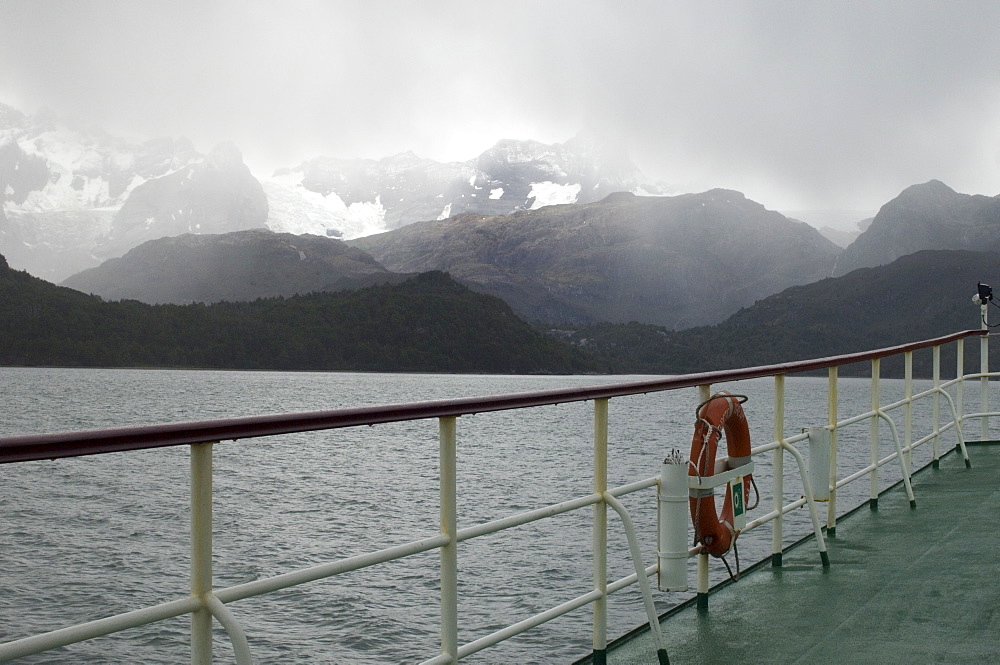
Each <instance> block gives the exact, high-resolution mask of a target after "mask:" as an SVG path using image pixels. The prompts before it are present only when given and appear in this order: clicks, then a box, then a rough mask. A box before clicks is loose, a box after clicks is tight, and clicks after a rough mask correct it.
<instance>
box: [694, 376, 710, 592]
mask: <svg viewBox="0 0 1000 665" xmlns="http://www.w3.org/2000/svg"><path fill="white" fill-rule="evenodd" d="M711 396H712V386H710V385H708V384H705V385H701V386H698V404H704V403H705V402H707V401H708V398H709V397H711ZM697 578H698V583H697V593H698V595H697V596H696V597H697V604H698V611H700V612H707V611H708V554H707V553H705V552H702V553H701V554H699V555H698V575H697Z"/></svg>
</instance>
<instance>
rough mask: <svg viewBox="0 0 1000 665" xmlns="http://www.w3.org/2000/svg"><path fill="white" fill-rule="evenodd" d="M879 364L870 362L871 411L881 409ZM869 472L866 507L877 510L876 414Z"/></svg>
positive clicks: (873, 361) (872, 428) (873, 422)
mask: <svg viewBox="0 0 1000 665" xmlns="http://www.w3.org/2000/svg"><path fill="white" fill-rule="evenodd" d="M880 372H881V363H880V361H879V359H878V358H875V359H873V360H872V411H876V412H877V411H878V410H879V409H881V408H882V401H881V398H880V397H879V385H878V380H879V373H880ZM869 459H870V463H871V467H872V471H871V486H870V489H869V491H868V507H869V508H871V509H872V510H878V414H877V413H875V414H872V422H871V455H870V457H869Z"/></svg>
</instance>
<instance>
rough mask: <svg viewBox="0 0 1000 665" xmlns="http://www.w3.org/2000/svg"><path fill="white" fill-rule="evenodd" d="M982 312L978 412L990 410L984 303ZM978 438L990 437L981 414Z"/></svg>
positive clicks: (988, 428) (987, 422) (981, 307)
mask: <svg viewBox="0 0 1000 665" xmlns="http://www.w3.org/2000/svg"><path fill="white" fill-rule="evenodd" d="M980 309H981V310H982V313H983V335H982V337H980V338H979V372H980V373H981V374H982V375H983V376H982V378H980V379H979V399H980V402H981V404H980V409H979V412H980V413H989V411H990V378H989V377H988V376H986V374H988V373H989V371H990V338H989V336H988V335H987V334H986V331H988V330H989V324H988V323H987V317H988V316H989V312H988V311H987V306H986V303H983V304H982V305H981V306H980ZM979 432H980V434H979V440H980V441H989V438H990V417H989V416H983V417H982V418H980V419H979Z"/></svg>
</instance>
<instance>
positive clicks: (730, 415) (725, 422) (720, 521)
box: [688, 392, 760, 575]
mask: <svg viewBox="0 0 1000 665" xmlns="http://www.w3.org/2000/svg"><path fill="white" fill-rule="evenodd" d="M746 401H747V396H746V395H737V394H733V393H728V392H720V393H716V394H714V395H712V396H711V397H709V398H708V399H707V400H705V401H704V402H702V403H701V404H699V405H698V407H697V409H696V410H695V429H694V437H693V438H692V441H691V455H690V456H689V458H688V475H689V476H696V477H698V478H699V481H700V479H701V478H704V477H709V476H713V475H715V459H716V454H717V451H718V445H719V443H720V442H721V440H722V438H723V436H725V441H726V452H727V457H728V463H727V465H726V466H727V467H728V468H730V469H734V468H738V467H739V466H743V465H744V464H747V463H749V462H750V460H751V457H752V455H751V448H750V430H749V426H748V425H747V421H746V415H745V414H744V413H743V407H742V404H744V403H746ZM722 402H724V407H723V403H722ZM699 484H700V482H699ZM751 484H752V485H753V488H754V490H755V492H756V498H757V502H756V503H755V504H754V507H756V505H757V503H759V502H760V493H759V491H758V490H757V484H756V482H754V481H753V474H748V475H747V476H746V477H744V478H743V480H742V485H743V488H742V489H743V497H744V498H745V497H746V496H747V494H749V489H750V485H751ZM688 500H689V503H690V508H691V519H692V522H693V523H694V528H695V536H694V538H695V543H694V544H695V546H698V545H700V546H701V548H702V551H704V552H707V553H708V554H711V555H713V556H715V557H717V558H722V557H724V556H725V555H726V554H728V553H729V552H730V551H731V550H732V549H733V547H734V546H735V543H736V539H737V538H738V536H739V533H740V532H739V530H738V529H736V527H735V526H734V522H735V518H734V507H733V499H732V494H731V493H730V492H727V493H726V497H725V501H724V505H723V508H722V514H721V515H719V514H718V512H717V508H716V505H715V496H714V491H713V490H712V489H691V490H690V491H689V499H688ZM723 561H725V559H723ZM738 561H739V558H738V555H737V573H736V574H737V575H739V563H738ZM726 566H727V567H728V566H729V564H728V562H727V563H726Z"/></svg>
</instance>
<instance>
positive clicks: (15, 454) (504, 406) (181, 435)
mask: <svg viewBox="0 0 1000 665" xmlns="http://www.w3.org/2000/svg"><path fill="white" fill-rule="evenodd" d="M982 334H983V331H982V330H965V331H962V332H957V333H952V334H951V335H946V336H944V337H937V338H934V339H929V340H924V341H920V342H912V343H909V344H902V345H900V346H892V347H887V348H884V349H875V350H871V351H864V352H861V353H851V354H845V355H839V356H830V357H828V358H816V359H813V360H800V361H796V362H789V363H781V364H777V365H763V366H760V367H746V368H742V369H732V370H719V371H714V372H702V373H698V374H684V375H680V376H674V377H669V378H665V379H655V380H650V381H637V382H630V383H618V384H613V385H607V386H592V387H588V388H563V389H559V390H545V391H538V392H526V393H515V394H509V395H495V396H491V397H469V398H463V399H451V400H436V401H428V402H415V403H411V404H389V405H383V406H373V407H361V408H351V409H335V410H330V411H311V412H306V413H291V414H276V415H265V416H250V417H246V418H224V419H219V420H205V421H198V422H178V423H166V424H159V425H143V426H136V427H118V428H114V429H101V430H88V431H83V432H58V433H53V434H27V435H20V436H5V437H0V464H10V463H13V462H27V461H31V460H44V459H52V460H54V459H59V458H63V457H77V456H81V455H99V454H103V453H114V452H124V451H128V450H145V449H148V448H162V447H165V446H181V445H190V444H194V443H207V442H211V441H228V440H237V439H247V438H253V437H260V436H272V435H277V434H292V433H295V432H311V431H316V430H324V429H337V428H341V427H356V426H358V425H377V424H380V423H390V422H399V421H403V420H418V419H424V418H443V417H451V416H463V415H468V414H473V413H486V412H489V411H503V410H508V409H522V408H526V407H533V406H545V405H550V404H561V403H565V402H581V401H586V400H592V399H608V398H611V397H624V396H626V395H639V394H643V393H650V392H659V391H664V390H676V389H678V388H690V387H694V386H700V385H706V384H713V383H723V382H728V381H739V380H743V379H755V378H760V377H765V376H777V375H781V374H792V373H796V372H808V371H814V370H819V369H826V368H829V367H838V366H840V365H848V364H851V363H857V362H864V361H866V360H874V359H875V358H884V357H886V356H893V355H897V354H900V353H905V352H907V351H916V350H919V349H925V348H928V347H932V346H940V345H942V344H947V343H949V342H954V341H957V340H959V339H964V338H966V337H972V336H977V335H982Z"/></svg>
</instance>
